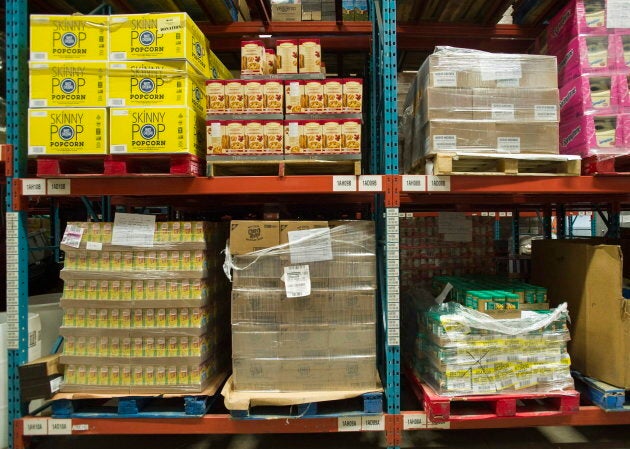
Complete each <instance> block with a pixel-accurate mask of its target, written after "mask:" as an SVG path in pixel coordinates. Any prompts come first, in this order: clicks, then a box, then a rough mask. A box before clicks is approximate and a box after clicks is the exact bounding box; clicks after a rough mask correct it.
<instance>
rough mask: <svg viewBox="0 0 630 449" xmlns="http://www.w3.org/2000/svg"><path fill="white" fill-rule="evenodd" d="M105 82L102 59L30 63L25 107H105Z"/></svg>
mask: <svg viewBox="0 0 630 449" xmlns="http://www.w3.org/2000/svg"><path fill="white" fill-rule="evenodd" d="M107 81H108V78H107V64H106V63H105V62H82V61H63V62H61V61H60V62H55V61H51V62H30V63H29V84H30V89H29V94H30V96H29V106H30V107H32V108H47V107H53V108H54V107H105V106H106V105H107V101H106V93H107Z"/></svg>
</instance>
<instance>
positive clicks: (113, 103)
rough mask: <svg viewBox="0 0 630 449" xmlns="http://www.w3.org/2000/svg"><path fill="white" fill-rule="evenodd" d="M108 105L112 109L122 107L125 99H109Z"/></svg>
mask: <svg viewBox="0 0 630 449" xmlns="http://www.w3.org/2000/svg"><path fill="white" fill-rule="evenodd" d="M109 105H110V106H113V107H117V106H124V105H125V99H124V98H110V99H109Z"/></svg>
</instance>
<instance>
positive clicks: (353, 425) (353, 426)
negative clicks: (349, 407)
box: [338, 416, 361, 432]
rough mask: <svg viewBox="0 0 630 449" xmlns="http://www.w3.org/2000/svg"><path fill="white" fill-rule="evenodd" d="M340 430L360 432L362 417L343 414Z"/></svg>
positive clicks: (340, 419)
mask: <svg viewBox="0 0 630 449" xmlns="http://www.w3.org/2000/svg"><path fill="white" fill-rule="evenodd" d="M338 430H339V432H360V431H361V417H360V416H342V417H340V418H339V425H338Z"/></svg>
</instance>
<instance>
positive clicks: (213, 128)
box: [210, 122, 221, 137]
mask: <svg viewBox="0 0 630 449" xmlns="http://www.w3.org/2000/svg"><path fill="white" fill-rule="evenodd" d="M210 132H211V135H212V137H221V123H218V122H212V123H211V124H210Z"/></svg>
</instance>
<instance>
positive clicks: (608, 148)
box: [560, 115, 626, 156]
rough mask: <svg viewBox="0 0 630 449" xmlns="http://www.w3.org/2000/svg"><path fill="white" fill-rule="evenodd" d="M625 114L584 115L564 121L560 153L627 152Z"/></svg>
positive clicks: (561, 131)
mask: <svg viewBox="0 0 630 449" xmlns="http://www.w3.org/2000/svg"><path fill="white" fill-rule="evenodd" d="M623 118H624V115H583V116H580V117H577V118H575V119H572V120H566V121H563V122H562V124H561V126H560V153H562V154H580V155H582V156H590V155H592V154H598V153H604V154H607V153H625V152H626V150H625V149H624V124H625V123H626V121H625V120H624V119H623Z"/></svg>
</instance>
